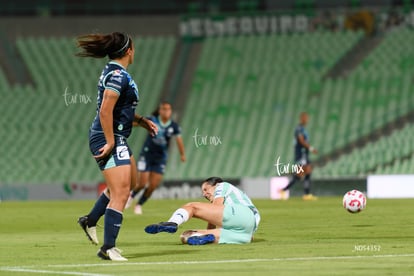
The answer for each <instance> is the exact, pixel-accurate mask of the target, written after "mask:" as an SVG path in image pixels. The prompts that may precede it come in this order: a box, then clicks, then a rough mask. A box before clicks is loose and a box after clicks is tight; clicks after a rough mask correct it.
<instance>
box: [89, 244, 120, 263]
mask: <svg viewBox="0 0 414 276" xmlns="http://www.w3.org/2000/svg"><path fill="white" fill-rule="evenodd" d="M121 253H122V251H121V250H120V249H118V248H116V247H112V248H110V249H107V250H106V251H103V250H102V248H101V249H99V251H98V253H97V254H96V255H98V257H99V258H101V259H103V260H110V261H120V262H122V261H128V259H127V258H124V257H122V255H121Z"/></svg>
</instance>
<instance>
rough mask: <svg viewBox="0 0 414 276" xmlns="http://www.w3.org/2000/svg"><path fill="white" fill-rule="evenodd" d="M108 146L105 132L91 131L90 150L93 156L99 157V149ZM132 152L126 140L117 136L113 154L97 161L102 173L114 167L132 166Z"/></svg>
mask: <svg viewBox="0 0 414 276" xmlns="http://www.w3.org/2000/svg"><path fill="white" fill-rule="evenodd" d="M105 144H106V140H105V135H104V134H103V132H94V131H91V132H90V134H89V148H90V150H91V153H92V155H93V156H95V155H99V154H100V152H99V149H100V148H102V147H103V146H104V145H105ZM131 156H132V151H131V150H130V148H129V146H128V144H127V141H126V138H125V137H123V136H118V135H115V146H114V148H113V150H112V153H111V154H109V155H108V156H105V157H104V158H100V159H95V160H96V163H98V166H99V168H100V169H101V171H103V170H106V169H110V168H113V167H118V166H123V165H130V164H131Z"/></svg>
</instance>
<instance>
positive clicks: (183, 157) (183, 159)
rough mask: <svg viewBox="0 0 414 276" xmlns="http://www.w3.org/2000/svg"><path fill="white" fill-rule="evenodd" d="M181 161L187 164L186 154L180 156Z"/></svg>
mask: <svg viewBox="0 0 414 276" xmlns="http://www.w3.org/2000/svg"><path fill="white" fill-rule="evenodd" d="M180 159H181V162H185V160H186V158H185V155H184V154H183V155H181V156H180Z"/></svg>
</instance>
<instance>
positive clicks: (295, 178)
mask: <svg viewBox="0 0 414 276" xmlns="http://www.w3.org/2000/svg"><path fill="white" fill-rule="evenodd" d="M298 180H300V178H299V176H297V175H296V174H295V175H294V176H293V177H292V179H291V180H290V181H289V184H288V185H287V186H286V187H285V188H283V191H287V190H289V189H290V187H292V186H293V185H294V184H295V183H296V181H298Z"/></svg>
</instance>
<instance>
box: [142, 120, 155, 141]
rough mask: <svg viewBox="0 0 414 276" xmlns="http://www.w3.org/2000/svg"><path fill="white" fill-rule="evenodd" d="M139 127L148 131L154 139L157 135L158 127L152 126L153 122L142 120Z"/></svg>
mask: <svg viewBox="0 0 414 276" xmlns="http://www.w3.org/2000/svg"><path fill="white" fill-rule="evenodd" d="M141 126H142V127H143V128H145V129H146V130H148V132H149V134H150V135H151V136H152V137H154V136H156V135H157V134H158V127H157V125H156V124H154V122H153V121H151V120H148V119H147V118H142V121H141Z"/></svg>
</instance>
